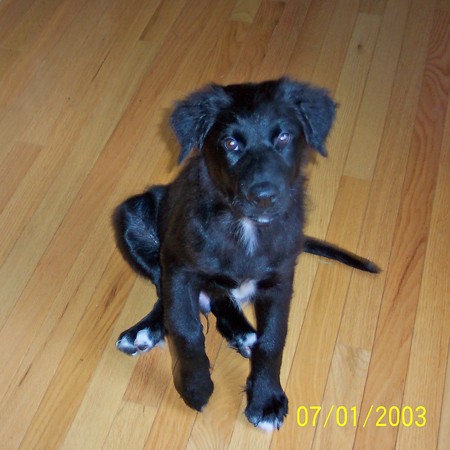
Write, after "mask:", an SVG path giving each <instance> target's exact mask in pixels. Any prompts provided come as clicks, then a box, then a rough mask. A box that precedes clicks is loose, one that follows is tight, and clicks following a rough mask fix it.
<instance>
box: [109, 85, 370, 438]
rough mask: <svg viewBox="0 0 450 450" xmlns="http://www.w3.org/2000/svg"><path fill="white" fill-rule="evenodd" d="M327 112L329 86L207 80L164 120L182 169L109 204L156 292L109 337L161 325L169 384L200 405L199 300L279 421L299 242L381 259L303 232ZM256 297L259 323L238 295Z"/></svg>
mask: <svg viewBox="0 0 450 450" xmlns="http://www.w3.org/2000/svg"><path fill="white" fill-rule="evenodd" d="M334 116H335V103H334V102H333V101H332V100H331V99H330V97H329V96H328V94H327V92H326V91H324V90H322V89H317V88H314V87H311V86H309V85H306V84H302V83H298V82H294V81H291V80H289V79H286V78H283V79H280V80H275V81H268V82H264V83H260V84H242V85H232V86H225V87H222V86H216V85H211V86H209V87H207V88H206V89H204V90H202V91H200V92H197V93H194V94H192V95H191V96H189V97H188V98H187V99H186V100H185V101H183V102H180V103H179V104H178V105H177V106H176V108H175V111H174V112H173V114H172V126H173V128H174V130H175V133H176V135H177V138H178V140H179V142H180V144H181V154H180V161H182V160H184V158H185V157H186V156H187V155H188V153H189V152H190V151H191V150H192V149H197V151H198V152H197V155H196V156H194V157H192V158H191V159H190V160H189V162H188V164H187V165H186V167H185V168H184V170H183V171H182V172H181V174H180V175H179V176H178V177H177V178H176V180H174V181H173V182H172V183H171V184H169V185H167V186H156V187H152V188H151V189H150V190H148V191H147V192H146V193H144V194H142V195H138V196H135V197H132V198H130V199H128V200H127V201H126V202H124V203H123V204H122V205H121V206H120V207H119V208H118V209H117V211H116V215H115V223H116V232H117V238H118V243H119V246H120V248H121V250H122V252H123V254H124V255H125V257H126V258H127V260H128V261H129V263H130V264H131V265H132V267H133V268H134V269H135V270H137V271H138V272H139V273H140V274H142V275H144V276H146V277H148V278H150V280H151V281H152V282H153V283H154V284H155V286H156V289H157V293H158V297H159V300H158V301H157V302H156V304H155V306H154V308H153V310H152V311H151V312H150V313H149V314H148V315H147V316H146V317H145V318H144V319H142V320H141V321H140V322H139V323H137V324H136V325H134V326H133V327H132V328H130V329H129V330H127V331H125V332H123V333H122V334H121V335H120V337H119V339H118V341H117V347H118V348H119V349H120V350H121V351H123V352H125V353H127V354H131V355H136V354H139V353H142V352H146V351H149V350H150V349H151V348H152V347H154V346H155V345H156V344H157V343H158V342H160V341H162V340H163V339H164V336H165V335H166V334H168V335H169V336H170V338H171V340H172V343H173V347H174V350H175V354H176V355H175V356H176V357H177V358H178V364H177V365H176V368H175V372H174V382H175V387H176V389H177V390H178V392H179V393H180V395H181V396H182V398H183V399H184V401H185V402H186V403H187V404H188V405H189V406H190V407H192V408H194V409H196V410H199V411H200V410H201V409H202V408H203V407H204V406H205V405H206V403H207V402H208V399H209V397H210V396H211V394H212V391H213V383H212V381H211V377H210V370H209V369H210V367H209V360H208V357H207V356H206V353H205V341H204V335H203V332H202V325H201V322H200V319H199V315H200V312H203V313H205V314H207V313H208V312H210V311H211V312H212V313H213V314H214V315H215V316H216V318H217V328H218V330H219V331H220V332H221V333H222V335H223V336H224V337H225V338H226V339H227V341H228V342H229V344H230V346H232V347H234V348H236V349H237V350H238V351H239V352H240V353H241V354H242V355H243V356H245V357H251V371H250V375H249V377H248V380H247V387H246V392H247V399H248V405H247V408H246V411H245V414H246V416H247V418H248V419H249V421H250V422H251V423H252V424H254V425H255V426H256V425H257V426H260V427H261V428H270V429H273V428H275V427H276V428H279V427H280V425H281V424H282V422H283V419H284V417H285V415H286V414H287V411H288V402H287V398H286V395H285V394H284V392H283V390H282V388H281V386H280V380H279V374H280V366H281V358H282V352H283V347H284V343H285V338H286V332H287V323H288V313H289V303H290V300H291V295H292V283H293V278H294V268H295V264H296V260H297V257H298V255H299V254H300V253H301V251H302V250H304V251H307V252H310V253H315V254H320V255H323V256H327V257H331V258H334V259H338V260H340V261H342V262H344V263H346V264H349V265H352V266H353V267H357V268H359V269H362V270H366V271H369V272H377V271H378V268H377V267H376V266H375V265H374V264H373V263H371V262H370V261H367V260H364V259H362V258H360V257H358V256H356V255H352V254H350V253H348V252H345V251H344V250H341V249H339V248H337V247H333V246H331V245H329V244H327V243H325V242H323V241H318V240H315V239H312V238H308V237H305V236H304V234H303V224H304V188H303V184H304V177H303V174H302V168H303V166H304V165H305V162H306V159H307V149H308V148H309V147H311V148H313V149H315V150H317V151H318V152H319V153H320V154H321V155H324V156H325V155H326V154H327V151H326V148H325V139H326V137H327V135H328V132H329V131H330V128H331V125H332V122H333V119H334ZM249 300H251V301H252V302H253V303H254V307H255V313H256V319H257V331H255V330H254V329H253V327H252V326H251V325H250V324H249V323H248V321H247V320H246V318H245V317H244V315H243V313H242V311H241V304H242V303H243V302H245V301H249Z"/></svg>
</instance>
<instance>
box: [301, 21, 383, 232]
mask: <svg viewBox="0 0 450 450" xmlns="http://www.w3.org/2000/svg"><path fill="white" fill-rule="evenodd" d="M379 25H380V21H379V18H378V17H373V16H368V15H366V14H360V15H358V18H357V20H356V23H355V28H354V32H353V35H352V38H351V40H350V43H349V46H348V52H347V55H346V56H345V60H344V62H343V65H342V71H341V73H340V76H339V77H338V78H339V81H338V84H337V87H336V92H335V95H334V98H335V99H336V101H337V102H338V103H339V104H340V106H339V108H338V111H337V118H336V121H335V123H334V125H333V129H332V130H331V134H330V136H329V138H328V140H327V148H328V150H329V155H328V157H327V159H326V160H325V161H320V163H319V160H318V159H317V162H316V164H315V166H317V167H314V166H313V168H312V170H311V172H310V174H309V182H308V196H309V199H310V205H311V207H312V208H311V209H312V211H311V212H310V213H309V217H308V222H307V226H306V231H307V233H309V234H313V235H314V236H317V237H321V236H322V237H323V236H325V233H326V230H327V227H328V224H329V221H330V215H331V213H332V211H333V207H334V199H335V196H336V191H337V189H338V187H339V183H340V177H341V174H342V171H343V168H344V163H345V158H346V155H347V151H348V147H349V145H350V142H351V138H352V134H353V129H354V126H355V123H356V120H357V117H358V111H359V105H360V103H361V98H362V95H363V92H364V87H365V83H366V79H367V74H368V73H369V69H370V65H371V60H372V55H373V50H374V48H375V43H376V40H377V36H378V29H379ZM340 45H342V44H340ZM318 70H319V69H318ZM322 70H325V68H324V67H323V68H322ZM314 79H315V75H313V80H314ZM333 84H334V83H333Z"/></svg>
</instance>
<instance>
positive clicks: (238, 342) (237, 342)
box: [228, 332, 257, 358]
mask: <svg viewBox="0 0 450 450" xmlns="http://www.w3.org/2000/svg"><path fill="white" fill-rule="evenodd" d="M256 340H257V338H256V333H253V332H252V333H242V334H238V335H237V336H235V337H234V338H233V339H231V341H229V342H228V345H229V347H231V348H234V349H236V350H237V351H238V352H239V353H240V354H241V355H242V356H243V357H244V358H250V356H251V355H252V347H253V346H254V345H255V344H256Z"/></svg>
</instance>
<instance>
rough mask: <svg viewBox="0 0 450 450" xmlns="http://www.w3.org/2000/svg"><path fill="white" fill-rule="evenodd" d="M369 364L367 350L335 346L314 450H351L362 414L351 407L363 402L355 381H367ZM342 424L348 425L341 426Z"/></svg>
mask: <svg viewBox="0 0 450 450" xmlns="http://www.w3.org/2000/svg"><path fill="white" fill-rule="evenodd" d="M355 275H356V273H355V274H354V276H353V277H352V280H353V279H355V278H358V277H357V276H355ZM358 275H359V274H358ZM369 362H370V352H369V351H368V350H364V349H360V348H353V347H348V346H346V345H342V344H339V343H337V344H336V347H335V349H334V353H333V360H332V362H331V367H330V373H329V375H328V381H327V386H326V389H325V393H324V396H323V400H322V404H321V407H322V410H321V412H320V416H319V418H318V421H317V425H316V433H315V436H314V442H313V445H312V448H313V449H318V450H320V449H322V448H342V449H344V448H352V446H353V441H354V439H355V428H356V427H355V417H356V419H357V418H358V417H357V416H358V415H359V414H358V411H357V409H356V410H352V408H354V407H355V406H356V405H359V403H360V399H361V391H360V390H359V389H355V387H359V386H355V381H356V382H358V381H359V380H365V378H366V376H367V370H368V367H369ZM338 408H340V409H338ZM343 408H345V412H343ZM339 411H341V412H339ZM330 413H331V414H330ZM329 414H330V416H328V415H329ZM327 417H329V420H328V421H327ZM346 417H347V419H346ZM338 420H339V421H340V422H338ZM339 423H340V424H345V425H344V426H339ZM356 423H357V422H356ZM309 426H311V425H310V424H309Z"/></svg>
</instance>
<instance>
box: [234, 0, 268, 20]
mask: <svg viewBox="0 0 450 450" xmlns="http://www.w3.org/2000/svg"><path fill="white" fill-rule="evenodd" d="M261 1H262V0H236V4H235V5H234V8H233V11H231V14H230V20H235V21H237V22H244V23H252V22H253V20H254V19H255V17H256V14H257V12H258V10H259V7H260V6H261Z"/></svg>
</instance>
